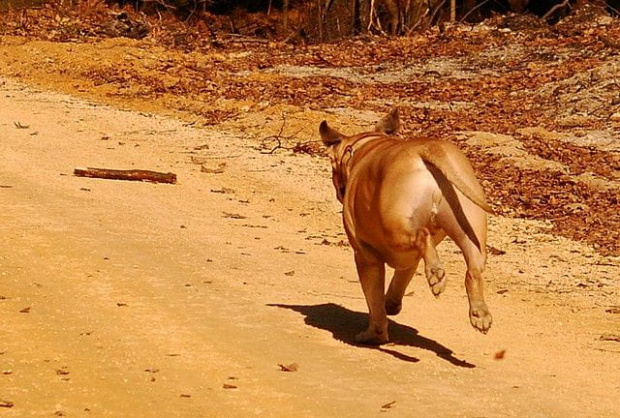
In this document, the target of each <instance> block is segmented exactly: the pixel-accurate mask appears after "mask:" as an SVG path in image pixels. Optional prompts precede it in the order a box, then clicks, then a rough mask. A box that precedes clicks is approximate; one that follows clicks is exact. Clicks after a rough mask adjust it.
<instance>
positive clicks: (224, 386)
mask: <svg viewBox="0 0 620 418" xmlns="http://www.w3.org/2000/svg"><path fill="white" fill-rule="evenodd" d="M222 387H223V388H224V389H237V386H235V385H231V384H230V383H224V384H223V385H222Z"/></svg>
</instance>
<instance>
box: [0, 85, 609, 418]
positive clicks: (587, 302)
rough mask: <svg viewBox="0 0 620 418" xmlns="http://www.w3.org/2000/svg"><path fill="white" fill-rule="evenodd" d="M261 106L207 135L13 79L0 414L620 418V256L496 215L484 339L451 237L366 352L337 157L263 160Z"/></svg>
mask: <svg viewBox="0 0 620 418" xmlns="http://www.w3.org/2000/svg"><path fill="white" fill-rule="evenodd" d="M81 93H84V92H81ZM81 95H82V96H84V94H81ZM266 112H268V110H265V112H263V113H260V112H254V113H252V112H250V113H248V114H247V115H246V116H244V117H241V118H238V119H237V120H235V121H232V122H230V123H225V124H223V125H220V126H214V127H203V128H199V127H196V125H195V124H191V123H187V120H182V119H179V118H174V117H171V116H164V115H156V114H151V113H144V112H139V111H135V110H134V111H128V110H120V109H119V108H115V107H111V106H108V105H104V104H101V102H100V101H97V102H90V101H87V100H85V99H83V98H77V97H76V96H70V95H65V94H61V93H55V92H52V91H49V90H42V89H38V88H35V87H33V86H30V87H28V86H27V85H25V84H20V83H18V82H16V81H14V80H11V79H2V80H0V155H2V165H1V166H0V208H1V210H0V225H2V236H3V240H2V242H3V245H2V246H0V318H1V327H0V415H2V416H6V417H25V416H37V417H41V416H69V417H71V416H93V417H99V416H101V417H103V416H108V417H119V416H123V417H173V416H178V417H200V416H202V417H216V416H225V417H234V416H240V417H241V416H244V417H245V416H253V415H262V416H274V417H278V416H282V417H287V416H304V417H326V416H342V417H362V416H364V417H366V416H379V415H381V416H384V415H385V416H389V415H392V416H402V417H407V416H442V417H451V416H464V417H501V416H514V417H522V416H528V417H550V416H553V417H566V416H571V417H572V416H598V417H616V416H618V415H620V406H619V404H618V396H619V395H620V377H619V375H618V370H620V346H619V343H618V342H617V341H614V340H615V339H620V329H619V328H620V327H619V323H618V314H617V312H618V306H620V300H619V298H618V294H619V293H618V291H619V289H618V283H619V282H618V277H619V276H620V274H619V273H620V267H619V266H620V259H619V258H618V257H603V256H602V255H600V254H598V253H597V252H595V251H594V250H593V249H592V246H589V245H586V244H583V243H580V242H574V241H570V240H568V239H566V238H563V237H558V236H554V235H552V234H551V233H550V232H549V231H550V225H549V224H546V223H542V222H533V221H524V220H515V219H508V218H503V217H497V216H496V217H492V218H491V219H490V234H489V235H490V236H489V244H490V245H491V246H492V247H493V248H495V249H498V250H501V251H500V252H497V255H491V256H490V259H489V263H488V268H487V271H486V274H485V277H486V280H487V301H488V304H489V307H490V309H491V311H492V313H493V315H494V319H495V322H494V326H493V328H492V330H491V332H490V333H489V334H488V335H482V334H479V333H477V332H476V331H474V330H473V329H472V328H471V326H470V325H469V320H468V317H467V299H466V296H465V291H464V286H463V283H462V279H463V276H464V263H463V261H462V258H461V256H460V254H459V253H458V250H457V248H456V247H455V246H454V245H453V244H452V243H449V242H448V243H444V244H442V246H441V247H440V249H439V251H440V257H441V258H442V259H443V261H444V264H445V266H446V270H447V274H448V276H449V280H450V283H449V285H448V288H447V290H446V292H445V293H444V294H443V295H442V296H441V298H440V299H439V300H435V299H434V298H433V296H432V294H431V292H430V290H428V287H427V285H426V282H425V279H424V278H423V277H422V276H421V275H420V274H418V275H417V276H416V278H415V279H414V282H413V283H412V286H411V291H412V293H410V294H409V295H408V296H407V297H406V298H405V301H404V308H403V312H402V313H401V314H400V315H399V316H397V317H395V318H393V321H392V322H391V324H390V327H391V330H390V335H391V337H392V340H393V342H392V343H391V344H389V345H385V346H382V347H380V348H376V347H374V348H370V347H363V346H356V345H354V344H353V337H354V335H355V334H356V333H357V332H358V331H359V330H360V329H362V328H363V327H364V326H365V321H366V305H365V301H364V299H363V297H362V293H361V289H360V287H359V284H358V283H357V279H356V274H355V270H354V265H353V261H352V253H351V251H350V249H349V248H348V247H347V246H346V245H339V243H340V242H341V241H342V240H346V237H345V236H344V235H343V233H342V227H341V221H340V208H339V205H338V203H337V202H336V199H335V197H334V191H333V190H332V186H331V180H330V169H329V164H328V162H327V161H326V160H323V159H322V158H320V157H312V156H308V155H302V154H295V153H291V152H287V151H286V150H280V151H278V152H274V153H273V154H264V153H261V152H260V151H259V149H257V148H260V146H261V144H262V141H261V139H262V138H265V137H267V136H268V135H274V134H276V133H277V127H278V124H279V120H278V119H275V118H274V119H273V121H274V122H273V123H271V124H265V123H263V124H261V120H264V119H265V118H268V116H269V115H267V113H266ZM272 116H273V115H272ZM358 116H359V115H358ZM362 116H363V117H362ZM362 116H359V117H358V118H357V119H355V118H352V117H350V118H348V119H347V123H349V125H350V126H349V127H361V126H362V125H364V123H370V122H371V121H372V120H373V119H376V118H378V117H379V115H378V114H373V113H372V112H367V113H365V114H364V115H362ZM296 117H297V118H298V119H299V120H300V122H298V123H300V124H303V125H304V127H305V129H307V131H314V129H315V128H314V127H315V126H316V124H315V122H316V120H317V118H320V117H327V118H329V119H330V120H334V121H335V122H336V123H337V122H338V120H339V119H341V118H343V117H344V116H343V115H342V114H341V112H335V111H334V112H332V113H323V114H318V113H316V112H315V113H313V112H311V111H306V112H299V113H297V114H296ZM304 118H305V119H304ZM243 131H246V132H249V134H248V133H245V134H244V133H243ZM307 139H308V140H309V139H312V138H310V137H309V138H307ZM83 166H92V167H107V168H119V169H122V168H142V169H151V170H159V171H166V172H167V171H172V172H175V173H176V174H177V175H178V178H179V181H178V184H176V185H163V184H159V185H154V184H147V183H133V182H122V181H108V180H97V179H87V178H78V177H75V176H73V175H72V173H73V169H74V168H75V167H83ZM202 167H205V168H206V169H207V171H215V172H203V171H201V168H202ZM501 252H505V254H501ZM614 312H615V313H614ZM293 363H295V364H296V365H297V369H296V371H283V367H281V365H282V366H288V365H290V364H293Z"/></svg>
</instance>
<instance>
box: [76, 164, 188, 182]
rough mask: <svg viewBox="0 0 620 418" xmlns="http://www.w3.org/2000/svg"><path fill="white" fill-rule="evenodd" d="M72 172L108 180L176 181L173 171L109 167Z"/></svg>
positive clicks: (79, 169) (79, 175) (80, 169)
mask: <svg viewBox="0 0 620 418" xmlns="http://www.w3.org/2000/svg"><path fill="white" fill-rule="evenodd" d="M73 174H74V175H75V176H78V177H92V178H100V179H108V180H128V181H149V182H151V183H170V184H175V183H176V182H177V175H176V174H174V173H161V172H158V171H149V170H112V169H109V168H93V167H87V168H76V169H75V170H73Z"/></svg>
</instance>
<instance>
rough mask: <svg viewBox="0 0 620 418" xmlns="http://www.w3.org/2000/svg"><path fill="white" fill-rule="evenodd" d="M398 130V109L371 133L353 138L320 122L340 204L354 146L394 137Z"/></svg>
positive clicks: (382, 120)
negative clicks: (372, 137)
mask: <svg viewBox="0 0 620 418" xmlns="http://www.w3.org/2000/svg"><path fill="white" fill-rule="evenodd" d="M399 129H400V114H399V111H398V108H396V107H395V108H393V109H392V110H391V111H390V112H389V113H388V114H387V115H385V116H384V117H383V119H381V120H380V121H379V122H377V124H376V125H375V129H374V131H373V132H367V133H363V134H359V135H354V136H346V135H344V134H341V133H340V132H338V131H337V130H335V129H334V128H332V127H330V126H329V125H328V124H327V122H326V121H323V122H321V125H320V126H319V133H320V135H321V140H322V141H323V144H325V146H326V147H327V148H328V151H329V159H330V162H331V165H332V181H333V183H334V187H335V188H336V197H337V198H338V200H339V201H340V202H341V203H342V201H343V199H344V193H345V191H346V181H347V178H348V165H347V163H348V162H349V160H350V157H351V156H352V155H353V152H354V151H355V145H356V144H359V143H361V142H360V141H362V140H363V139H364V138H368V137H371V136H376V135H377V134H381V135H395V134H396V133H398V130H399Z"/></svg>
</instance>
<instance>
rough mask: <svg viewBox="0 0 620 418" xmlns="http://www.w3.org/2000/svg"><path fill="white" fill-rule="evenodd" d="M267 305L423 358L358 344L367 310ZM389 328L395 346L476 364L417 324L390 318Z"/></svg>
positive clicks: (343, 336) (348, 339) (338, 333)
mask: <svg viewBox="0 0 620 418" xmlns="http://www.w3.org/2000/svg"><path fill="white" fill-rule="evenodd" d="M267 306H273V307H277V308H284V309H290V310H293V311H295V312H298V313H300V314H302V315H303V316H304V317H305V318H304V321H305V322H306V324H308V325H310V326H312V327H315V328H318V329H322V330H326V331H329V332H331V333H332V335H333V336H334V338H335V339H337V340H339V341H342V342H344V343H346V344H349V345H354V346H356V347H363V348H368V349H373V350H378V351H381V352H384V353H386V354H390V355H392V356H394V357H396V358H398V359H400V360H404V361H409V362H412V363H416V362H418V361H420V359H418V358H416V357H412V356H409V355H407V354H403V353H400V352H398V351H396V350H395V349H392V348H387V347H386V346H371V345H361V344H357V343H356V342H355V335H356V334H357V333H358V332H359V331H360V330H363V329H364V328H365V327H366V325H367V321H368V315H367V314H364V313H361V312H355V311H351V310H349V309H347V308H345V307H342V306H340V305H336V304H334V303H325V304H322V305H284V304H269V305H267ZM388 332H389V334H390V341H391V342H392V343H393V344H394V346H399V345H400V346H410V347H417V348H421V349H423V350H428V351H431V352H433V353H435V354H436V355H437V356H438V357H440V358H442V359H444V360H446V361H448V362H450V363H452V364H453V365H455V366H458V367H465V368H474V367H476V366H475V365H474V364H471V363H469V362H467V361H465V360H460V359H458V358H456V357H454V352H453V351H452V350H450V349H449V348H447V347H445V346H443V345H441V344H439V343H438V342H436V341H434V340H431V339H430V338H426V337H423V336H421V335H420V334H419V333H418V330H416V329H415V328H411V327H408V326H406V325H401V324H399V323H397V322H394V321H392V320H390V321H389V325H388Z"/></svg>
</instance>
